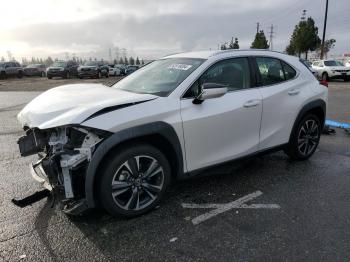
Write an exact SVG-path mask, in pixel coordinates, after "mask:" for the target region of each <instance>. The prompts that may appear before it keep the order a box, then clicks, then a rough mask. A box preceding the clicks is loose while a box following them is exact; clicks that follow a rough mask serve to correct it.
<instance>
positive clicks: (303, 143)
mask: <svg viewBox="0 0 350 262" xmlns="http://www.w3.org/2000/svg"><path fill="white" fill-rule="evenodd" d="M321 129H322V127H321V122H320V119H319V118H318V117H317V116H316V115H314V114H307V115H305V116H304V117H303V118H302V119H301V121H300V122H299V123H298V125H297V127H296V128H295V130H293V131H292V132H293V133H292V135H291V138H290V140H289V143H288V145H287V148H286V149H285V150H284V152H285V153H286V154H287V155H288V156H289V157H290V158H291V159H294V160H306V159H308V158H310V157H311V156H312V155H313V153H315V150H316V148H317V146H318V144H319V142H320V136H321V132H322V130H321Z"/></svg>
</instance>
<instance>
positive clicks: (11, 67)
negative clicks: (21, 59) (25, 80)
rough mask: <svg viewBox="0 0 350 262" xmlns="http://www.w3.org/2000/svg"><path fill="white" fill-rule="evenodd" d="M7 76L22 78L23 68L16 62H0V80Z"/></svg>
mask: <svg viewBox="0 0 350 262" xmlns="http://www.w3.org/2000/svg"><path fill="white" fill-rule="evenodd" d="M8 76H17V77H18V78H22V77H23V68H22V67H21V65H20V64H19V63H18V62H16V61H11V62H0V78H1V79H5V78H7V77H8Z"/></svg>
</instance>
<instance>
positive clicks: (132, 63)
mask: <svg viewBox="0 0 350 262" xmlns="http://www.w3.org/2000/svg"><path fill="white" fill-rule="evenodd" d="M134 64H135V59H134V58H133V57H132V56H130V58H129V65H134Z"/></svg>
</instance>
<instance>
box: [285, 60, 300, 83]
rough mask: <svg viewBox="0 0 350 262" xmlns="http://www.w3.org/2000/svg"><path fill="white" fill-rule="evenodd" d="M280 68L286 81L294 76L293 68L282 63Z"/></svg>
mask: <svg viewBox="0 0 350 262" xmlns="http://www.w3.org/2000/svg"><path fill="white" fill-rule="evenodd" d="M282 66H283V70H284V76H285V78H286V80H290V79H293V78H294V77H295V76H296V74H297V72H296V71H295V70H294V68H293V67H291V66H290V65H288V64H287V63H285V62H283V61H282Z"/></svg>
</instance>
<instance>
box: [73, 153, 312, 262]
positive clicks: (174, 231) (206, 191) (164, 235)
mask: <svg viewBox="0 0 350 262" xmlns="http://www.w3.org/2000/svg"><path fill="white" fill-rule="evenodd" d="M298 168H301V169H302V170H303V172H302V174H300V173H299V172H296V170H297V169H298ZM310 169H312V165H310V164H309V163H308V161H304V162H303V163H301V162H291V161H289V160H287V157H286V156H284V155H283V154H279V153H277V154H273V155H268V156H261V157H255V158H252V159H249V160H245V161H242V162H240V163H239V164H236V163H235V164H226V165H223V166H219V167H216V168H215V169H214V170H208V171H206V172H204V173H203V174H202V176H200V177H195V178H191V179H189V180H185V181H177V182H176V183H173V185H172V187H171V188H170V189H169V191H168V192H167V194H166V195H165V196H164V198H163V201H162V202H161V205H160V207H159V208H157V209H156V210H153V211H151V212H150V213H148V214H146V215H143V216H140V217H136V218H132V219H124V218H114V217H112V216H110V215H108V214H106V213H105V212H104V211H102V210H98V209H95V210H92V211H91V212H90V213H89V214H87V215H84V216H81V217H72V218H71V219H70V221H71V222H72V223H73V224H74V225H75V226H76V227H77V228H79V230H80V231H81V232H82V233H83V234H84V235H85V236H86V237H87V238H88V239H89V241H90V242H92V243H94V246H96V247H97V248H98V249H99V250H100V251H101V253H103V255H104V256H105V257H106V258H108V260H115V259H117V258H120V257H123V256H124V257H127V258H128V260H131V261H132V260H142V259H140V256H139V255H140V254H143V255H144V254H148V255H149V256H150V257H148V255H147V256H146V257H143V259H146V260H147V259H148V261H150V260H152V258H153V259H156V255H157V254H158V252H160V250H162V252H163V255H164V254H166V253H167V252H169V243H170V242H171V241H170V239H172V238H173V239H174V237H176V236H178V235H186V236H190V235H191V234H193V233H195V232H196V229H195V228H194V226H193V225H192V224H191V222H190V221H189V220H188V219H187V216H188V212H189V210H184V209H183V208H182V207H181V203H184V202H186V203H226V202H229V201H232V200H234V199H237V198H238V197H241V196H244V195H246V194H249V193H252V192H254V191H256V190H262V191H263V192H264V191H268V190H270V189H271V187H273V186H276V184H279V183H285V181H288V180H294V179H298V177H302V176H303V175H305V174H304V173H305V172H307V170H310ZM283 181H284V182H283ZM191 212H194V215H198V214H200V213H201V212H202V213H203V211H200V210H199V211H198V210H191ZM130 243H132V244H131V245H130ZM155 246H157V248H158V249H159V250H156V249H155ZM116 250H118V252H119V253H116ZM171 254H172V255H173V254H174V253H171ZM169 255H170V253H169Z"/></svg>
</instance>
